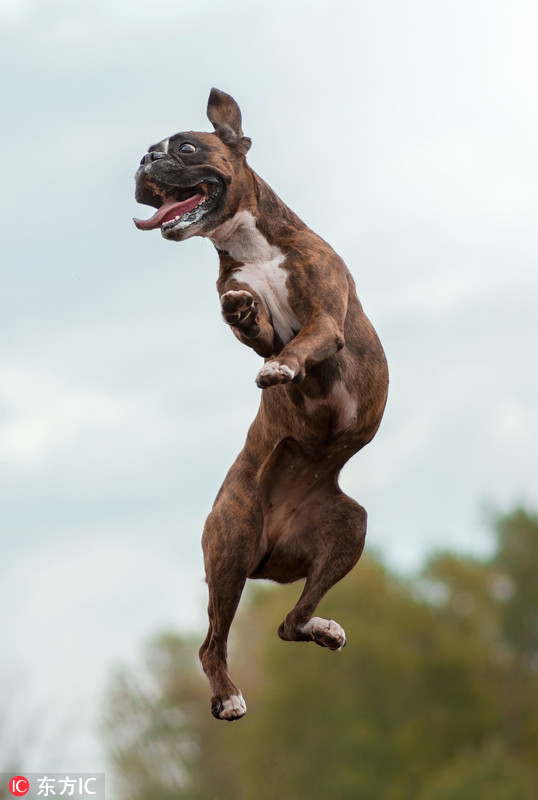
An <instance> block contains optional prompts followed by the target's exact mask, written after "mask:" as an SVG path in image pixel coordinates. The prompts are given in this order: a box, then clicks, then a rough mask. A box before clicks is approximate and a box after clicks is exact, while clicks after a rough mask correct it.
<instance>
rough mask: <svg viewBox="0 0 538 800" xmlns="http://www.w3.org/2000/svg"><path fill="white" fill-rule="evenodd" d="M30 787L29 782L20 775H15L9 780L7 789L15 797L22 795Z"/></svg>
mask: <svg viewBox="0 0 538 800" xmlns="http://www.w3.org/2000/svg"><path fill="white" fill-rule="evenodd" d="M29 789H30V784H29V782H28V781H27V779H26V778H23V776H22V775H15V777H14V778H12V779H11V780H10V782H9V791H10V792H11V794H14V795H15V796H16V797H22V796H23V795H24V794H26V793H27V792H28V790H29Z"/></svg>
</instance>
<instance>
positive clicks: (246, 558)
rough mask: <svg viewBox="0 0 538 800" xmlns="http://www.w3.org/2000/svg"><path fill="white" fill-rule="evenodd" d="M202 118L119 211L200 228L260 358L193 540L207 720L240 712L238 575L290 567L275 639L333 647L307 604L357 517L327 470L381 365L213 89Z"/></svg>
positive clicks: (350, 555)
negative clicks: (291, 599) (253, 401)
mask: <svg viewBox="0 0 538 800" xmlns="http://www.w3.org/2000/svg"><path fill="white" fill-rule="evenodd" d="M207 116H208V118H209V121H210V122H211V123H212V125H213V127H214V132H211V133H203V132H194V131H188V132H183V133H177V134H175V135H173V136H170V137H168V138H166V139H163V140H162V141H160V142H159V143H158V144H155V145H153V146H152V147H150V148H149V149H148V152H147V153H146V154H145V155H144V157H143V158H142V161H141V162H140V167H139V168H138V171H137V173H136V176H135V180H136V193H135V198H136V200H137V201H138V202H139V203H142V204H146V205H149V206H153V207H154V208H156V209H157V210H156V212H155V214H154V215H153V216H152V217H151V218H150V219H148V220H140V219H135V220H134V222H135V224H136V225H137V227H138V228H139V229H141V230H155V229H160V231H161V234H162V236H163V237H164V238H165V239H169V240H171V241H177V242H180V241H183V240H184V239H188V238H190V237H191V236H203V237H206V238H208V239H210V241H211V242H212V243H213V245H214V246H215V248H216V250H217V253H218V256H219V262H220V266H219V277H218V281H217V289H218V293H219V296H220V303H221V307H222V315H223V317H224V320H225V322H226V323H227V324H228V325H229V326H230V328H231V330H232V332H233V333H234V335H235V336H236V337H237V338H238V339H239V341H240V342H242V343H243V344H245V345H247V347H251V348H252V349H253V350H254V351H255V352H256V353H257V354H258V355H259V356H261V357H262V358H263V359H264V363H263V366H262V367H261V369H260V371H259V372H258V375H257V378H256V383H257V384H258V386H259V387H260V388H261V389H262V394H261V402H260V408H259V412H258V414H257V416H256V418H255V420H254V422H253V423H252V425H251V427H250V429H249V431H248V435H247V439H246V442H245V446H244V448H243V450H242V451H241V452H240V454H239V456H238V457H237V459H236V461H235V462H234V464H233V465H232V467H231V468H230V470H229V472H228V474H227V475H226V478H225V480H224V483H223V484H222V487H221V488H220V490H219V492H218V495H217V497H216V500H215V502H214V505H213V508H212V510H211V512H210V514H209V516H208V518H207V521H206V523H205V527H204V532H203V537H202V546H203V551H204V563H205V570H206V580H207V584H208V589H209V605H208V616H209V630H208V633H207V636H206V639H205V641H204V643H203V645H202V647H201V649H200V660H201V662H202V667H203V669H204V672H205V673H206V675H207V677H208V679H209V683H210V686H211V691H212V698H211V711H212V713H213V715H214V716H215V717H217V719H224V720H230V721H231V720H236V719H239V718H241V717H242V716H243V715H244V714H245V712H246V705H245V701H244V699H243V697H242V695H241V692H240V690H239V689H238V687H237V686H236V685H235V683H234V682H233V681H232V679H231V677H230V675H229V672H228V667H227V639H228V633H229V630H230V626H231V624H232V620H233V618H234V615H235V612H236V610H237V607H238V604H239V600H240V597H241V593H242V591H243V587H244V585H245V582H246V579H247V578H264V579H269V580H272V581H276V582H279V583H291V582H293V581H297V580H299V579H303V578H305V579H306V582H305V585H304V589H303V592H302V594H301V596H300V599H299V600H298V602H297V604H296V605H295V607H294V608H293V610H292V611H290V613H289V614H288V615H287V617H286V619H285V620H284V621H283V622H282V624H281V625H280V627H279V629H278V635H279V636H280V637H281V638H282V639H284V640H286V641H296V642H315V643H316V644H318V645H321V646H322V647H327V648H328V649H329V650H341V649H342V648H343V647H344V645H345V643H346V638H345V632H344V630H343V628H342V627H341V626H340V625H339V624H338V623H337V622H335V621H334V620H327V619H322V618H320V617H316V616H313V615H314V611H315V610H316V607H317V605H318V603H319V602H320V600H321V598H322V597H323V596H324V595H325V593H326V592H327V591H328V590H329V589H330V588H331V586H333V585H334V584H335V583H337V582H338V581H339V580H340V579H341V578H343V577H344V575H346V574H347V573H348V572H349V571H350V570H351V569H352V568H353V567H354V566H355V564H356V563H357V561H358V560H359V558H360V556H361V553H362V550H363V547H364V540H365V535H366V512H365V510H364V509H363V508H362V506H360V505H359V504H358V503H356V502H355V501H354V500H352V499H351V498H350V497H348V496H347V495H345V494H344V493H343V492H342V490H341V489H340V487H339V485H338V476H339V473H340V470H341V469H342V467H343V466H344V464H345V463H346V461H348V459H349V458H350V457H351V456H352V455H353V454H354V453H356V452H357V451H358V450H360V449H361V448H362V447H364V446H365V445H366V444H368V442H370V441H371V439H372V438H373V436H374V435H375V433H376V431H377V429H378V427H379V424H380V422H381V418H382V416H383V412H384V408H385V403H386V399H387V391H388V369H387V362H386V358H385V354H384V352H383V348H382V346H381V344H380V341H379V339H378V337H377V335H376V333H375V331H374V329H373V327H372V325H371V323H370V322H369V320H368V319H367V317H366V316H365V314H364V312H363V310H362V307H361V304H360V303H359V300H358V298H357V294H356V290H355V284H354V281H353V278H352V276H351V274H350V273H349V271H348V270H347V268H346V266H345V264H344V262H343V261H342V259H341V258H340V257H339V256H338V255H337V254H336V253H335V252H334V250H333V249H332V248H331V247H330V246H329V245H328V244H327V243H326V242H325V241H324V240H323V239H321V238H320V237H319V236H318V235H317V234H315V233H314V232H313V231H311V230H310V229H309V228H308V227H307V226H306V225H305V224H304V223H303V222H302V221H301V220H300V219H299V217H297V216H296V215H295V214H294V213H293V211H291V210H290V209H289V208H288V207H287V206H286V205H285V204H284V203H283V202H282V200H280V198H279V197H278V196H277V195H276V193H275V192H274V191H273V190H272V189H271V188H270V187H269V186H268V185H267V183H265V181H263V180H262V179H261V178H260V177H258V175H256V173H255V172H254V171H253V170H252V169H251V168H250V166H249V165H248V164H247V161H246V154H247V152H248V150H249V148H250V145H251V140H250V139H249V138H248V137H247V136H244V135H243V130H242V117H241V111H240V109H239V106H238V105H237V103H236V102H235V100H234V99H233V98H232V97H231V96H230V95H228V94H226V93H225V92H222V91H219V90H218V89H212V90H211V93H210V96H209V102H208V106H207ZM322 158H328V156H327V155H326V154H323V155H322ZM331 159H332V156H331Z"/></svg>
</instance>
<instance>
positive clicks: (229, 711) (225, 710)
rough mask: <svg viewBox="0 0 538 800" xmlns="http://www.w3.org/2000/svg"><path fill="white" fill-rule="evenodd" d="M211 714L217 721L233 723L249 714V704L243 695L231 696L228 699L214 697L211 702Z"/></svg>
mask: <svg viewBox="0 0 538 800" xmlns="http://www.w3.org/2000/svg"><path fill="white" fill-rule="evenodd" d="M211 713H212V714H213V716H214V717H216V718H217V719H225V720H228V722H233V721H234V720H236V719H241V717H244V716H245V714H246V713H247V704H246V703H245V701H244V699H243V695H242V694H241V693H239V694H234V695H230V696H229V697H226V698H220V697H214V698H212V700H211Z"/></svg>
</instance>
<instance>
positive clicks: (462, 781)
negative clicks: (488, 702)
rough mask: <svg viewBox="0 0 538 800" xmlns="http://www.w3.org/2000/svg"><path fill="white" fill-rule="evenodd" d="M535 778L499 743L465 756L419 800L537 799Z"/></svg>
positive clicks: (444, 771)
mask: <svg viewBox="0 0 538 800" xmlns="http://www.w3.org/2000/svg"><path fill="white" fill-rule="evenodd" d="M535 799H536V791H535V784H534V779H533V776H532V774H531V772H530V771H529V770H527V769H526V768H525V767H524V766H522V765H521V764H520V763H519V762H518V761H517V760H516V759H515V758H514V757H513V756H511V755H510V754H509V753H508V751H507V750H506V748H505V747H504V746H503V745H501V744H500V743H494V744H491V745H489V746H488V747H486V748H484V749H483V750H480V751H477V752H472V753H464V754H462V755H460V756H458V757H457V758H456V760H455V761H454V762H453V763H451V764H449V765H447V766H446V767H445V768H444V769H443V770H442V772H440V773H439V774H438V775H435V776H434V777H433V778H432V779H431V780H430V781H428V782H427V784H426V786H425V787H424V790H423V791H422V792H421V794H420V797H419V800H535Z"/></svg>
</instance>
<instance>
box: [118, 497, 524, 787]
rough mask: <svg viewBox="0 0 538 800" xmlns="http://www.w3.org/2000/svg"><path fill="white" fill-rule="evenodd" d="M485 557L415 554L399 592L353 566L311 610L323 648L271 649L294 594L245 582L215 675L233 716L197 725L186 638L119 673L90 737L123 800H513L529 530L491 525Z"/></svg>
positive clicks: (197, 693) (204, 699)
mask: <svg viewBox="0 0 538 800" xmlns="http://www.w3.org/2000/svg"><path fill="white" fill-rule="evenodd" d="M495 535H496V542H497V546H496V549H495V553H494V555H493V557H492V558H491V559H489V560H483V561H480V560H477V559H472V558H468V557H462V556H457V555H454V554H442V555H438V556H436V557H435V558H432V559H431V560H430V561H429V563H428V564H427V565H426V567H425V569H424V572H423V574H422V575H421V576H420V577H419V578H418V579H415V580H413V581H406V580H403V579H402V578H400V577H398V576H396V575H394V574H392V573H391V572H390V571H389V570H388V569H387V568H386V567H384V566H383V565H382V564H380V563H377V562H375V561H373V560H371V559H363V560H362V561H361V563H360V565H359V567H358V568H357V569H356V570H355V571H354V572H353V573H352V574H351V575H350V576H348V577H347V578H346V579H345V580H344V581H342V582H341V583H340V584H339V585H338V586H337V587H335V588H334V589H333V590H332V591H331V593H330V594H329V596H328V597H327V598H326V600H325V601H324V603H323V604H322V606H321V607H320V610H319V613H320V614H321V615H322V616H328V617H333V618H335V619H337V620H338V621H339V622H341V623H342V624H343V625H344V627H345V628H346V632H347V635H348V645H347V646H346V648H345V650H344V651H343V652H341V653H331V652H329V651H326V650H324V649H322V648H318V647H316V646H315V645H313V644H305V643H300V644H299V643H297V644H295V643H287V642H282V641H281V640H280V639H278V637H277V636H276V628H277V627H278V624H279V622H280V621H281V620H282V619H283V617H284V616H285V614H286V613H287V611H288V610H289V609H290V608H291V606H292V605H293V604H294V602H295V600H296V598H297V596H298V594H299V591H300V587H298V586H297V585H293V586H288V587H278V588H271V589H269V588H266V587H264V586H263V584H262V585H261V586H259V587H258V588H257V589H256V590H254V591H252V592H251V593H250V596H249V599H248V602H247V604H246V605H244V608H243V610H242V611H241V613H240V614H239V615H238V618H237V620H236V623H235V632H236V635H235V637H234V638H233V640H232V642H231V670H232V674H233V675H234V677H235V679H236V680H237V682H238V683H239V685H240V686H241V688H242V690H243V692H244V694H245V697H246V699H247V704H248V706H249V711H248V713H247V716H246V717H245V719H244V720H242V721H241V722H238V723H235V724H234V725H229V724H228V723H223V722H218V721H216V720H214V719H213V718H212V717H211V716H210V714H209V710H208V692H207V687H206V682H205V679H204V678H203V676H201V674H200V669H199V667H198V666H197V664H196V650H197V647H195V646H194V644H193V643H192V642H189V641H186V640H183V639H181V638H179V637H177V636H173V635H170V636H167V637H162V638H161V639H159V640H158V641H156V642H155V643H154V644H153V645H152V646H151V647H150V649H149V663H148V667H147V669H146V670H145V671H143V672H141V673H140V675H139V677H138V678H137V679H135V677H134V675H133V674H128V673H125V672H124V673H123V674H122V675H119V676H118V677H117V678H116V680H115V683H114V685H113V687H112V688H111V691H110V693H109V701H108V725H107V729H108V738H109V745H110V750H111V754H112V756H113V759H114V762H115V765H116V769H117V771H118V774H119V776H120V777H121V779H122V785H123V796H125V797H126V798H127V797H128V798H130V800H150V798H151V799H152V800H168V798H172V797H174V798H177V800H181V798H189V800H198V798H200V800H201V799H202V798H204V800H213V798H215V799H216V800H250V798H253V797H256V798H257V800H275V799H276V798H278V800H282V798H285V800H318V799H319V800H322V799H323V800H325V798H326V797H334V798H337V800H348V799H349V800H357V798H359V799H360V798H364V800H409V798H412V797H413V798H414V797H416V798H419V800H456V798H457V800H466V798H469V800H482V798H487V800H531V798H532V797H534V796H536V785H537V783H538V769H537V765H538V669H537V666H538V664H537V657H536V656H537V652H538V630H537V627H536V625H537V620H538V590H537V588H536V586H537V583H536V580H535V576H536V574H537V571H538V520H537V519H536V517H534V516H532V515H530V514H528V513H526V512H525V511H523V510H517V511H515V512H514V513H513V514H510V515H506V516H503V517H501V518H500V519H498V520H497V521H496V524H495Z"/></svg>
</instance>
